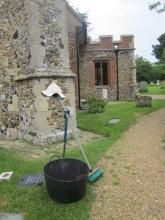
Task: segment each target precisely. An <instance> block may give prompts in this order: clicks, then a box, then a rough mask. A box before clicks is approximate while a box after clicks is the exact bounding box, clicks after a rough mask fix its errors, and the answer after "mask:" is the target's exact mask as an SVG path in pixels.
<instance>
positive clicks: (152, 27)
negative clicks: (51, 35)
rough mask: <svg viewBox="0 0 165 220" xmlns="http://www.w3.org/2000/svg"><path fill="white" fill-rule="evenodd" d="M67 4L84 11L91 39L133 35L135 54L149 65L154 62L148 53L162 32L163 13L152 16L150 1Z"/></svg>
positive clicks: (91, 0)
mask: <svg viewBox="0 0 165 220" xmlns="http://www.w3.org/2000/svg"><path fill="white" fill-rule="evenodd" d="M69 2H70V5H71V6H74V7H75V8H78V9H79V11H80V12H87V14H88V18H89V21H90V22H91V31H90V33H88V34H89V35H90V36H91V37H92V38H93V39H97V37H98V35H114V40H118V39H119V37H120V35H123V34H133V35H134V36H135V48H136V50H135V54H138V55H140V56H143V57H144V58H146V59H148V60H150V61H151V62H154V61H156V60H155V58H154V56H153V55H151V53H152V46H151V45H152V44H157V43H158V42H157V38H158V37H159V36H160V35H161V34H162V33H164V32H165V14H156V13H155V12H153V11H149V10H148V5H149V2H153V0H69Z"/></svg>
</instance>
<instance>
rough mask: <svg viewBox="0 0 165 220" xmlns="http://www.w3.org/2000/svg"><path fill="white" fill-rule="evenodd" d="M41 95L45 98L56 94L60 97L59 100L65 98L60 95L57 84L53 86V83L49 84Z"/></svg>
mask: <svg viewBox="0 0 165 220" xmlns="http://www.w3.org/2000/svg"><path fill="white" fill-rule="evenodd" d="M42 93H43V94H44V95H45V96H48V97H50V96H53V95H55V94H57V95H59V96H60V98H61V99H64V98H65V96H64V95H63V94H62V91H61V88H60V87H59V86H58V85H57V84H55V83H51V84H50V85H49V86H48V88H47V90H44V91H42Z"/></svg>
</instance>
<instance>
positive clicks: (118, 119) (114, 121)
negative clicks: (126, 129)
mask: <svg viewBox="0 0 165 220" xmlns="http://www.w3.org/2000/svg"><path fill="white" fill-rule="evenodd" d="M119 122H120V118H113V119H111V120H110V121H109V122H108V124H109V125H111V124H117V123H119Z"/></svg>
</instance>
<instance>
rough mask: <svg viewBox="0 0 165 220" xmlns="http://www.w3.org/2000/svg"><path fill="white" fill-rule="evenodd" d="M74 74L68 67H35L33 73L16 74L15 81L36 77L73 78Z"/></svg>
mask: <svg viewBox="0 0 165 220" xmlns="http://www.w3.org/2000/svg"><path fill="white" fill-rule="evenodd" d="M74 77H76V74H74V73H72V72H71V70H69V69H50V68H36V69H35V71H34V73H33V74H28V75H23V74H22V75H20V76H17V77H16V78H15V79H14V80H15V81H24V80H31V79H38V78H74Z"/></svg>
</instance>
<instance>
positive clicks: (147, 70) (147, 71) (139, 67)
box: [136, 57, 153, 82]
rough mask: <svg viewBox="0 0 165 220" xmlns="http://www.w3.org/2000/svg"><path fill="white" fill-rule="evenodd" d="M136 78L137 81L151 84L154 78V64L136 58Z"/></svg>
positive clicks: (141, 58)
mask: <svg viewBox="0 0 165 220" xmlns="http://www.w3.org/2000/svg"><path fill="white" fill-rule="evenodd" d="M136 76H137V81H138V82H141V81H146V82H151V81H152V77H153V68H152V64H151V63H150V62H149V61H148V60H146V59H144V58H143V57H137V58H136Z"/></svg>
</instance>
